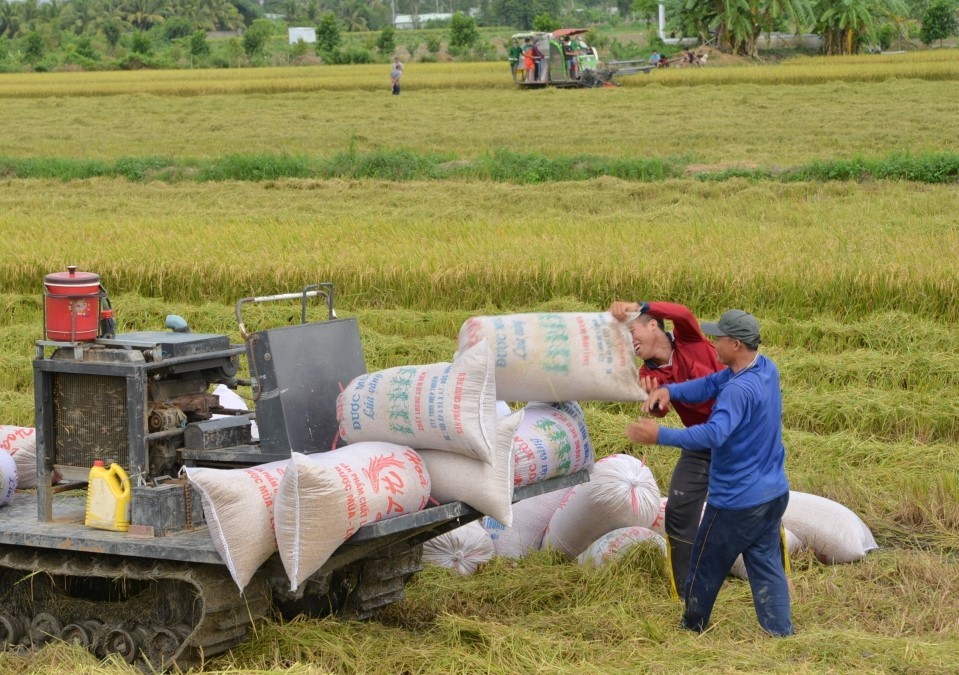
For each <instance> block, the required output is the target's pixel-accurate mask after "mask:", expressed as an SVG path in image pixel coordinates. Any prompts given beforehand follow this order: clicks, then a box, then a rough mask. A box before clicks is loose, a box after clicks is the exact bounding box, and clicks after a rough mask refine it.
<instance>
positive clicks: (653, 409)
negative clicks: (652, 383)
mask: <svg viewBox="0 0 959 675" xmlns="http://www.w3.org/2000/svg"><path fill="white" fill-rule="evenodd" d="M647 391H649V390H647ZM668 410H669V389H667V388H666V387H656V388H655V389H653V390H652V391H649V397H648V398H647V399H646V400H645V401H643V412H644V413H646V414H648V415H657V416H660V417H661V416H662V415H665V414H666V411H668Z"/></svg>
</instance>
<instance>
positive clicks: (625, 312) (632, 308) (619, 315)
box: [609, 300, 639, 321]
mask: <svg viewBox="0 0 959 675" xmlns="http://www.w3.org/2000/svg"><path fill="white" fill-rule="evenodd" d="M638 311H639V303H638V302H623V301H622V300H617V301H616V302H614V303H613V304H612V306H611V307H610V308H609V313H610V314H612V315H613V318H614V319H616V320H617V321H625V320H626V317H627V316H629V315H630V314H635V313H636V312H638Z"/></svg>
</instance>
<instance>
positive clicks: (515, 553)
mask: <svg viewBox="0 0 959 675" xmlns="http://www.w3.org/2000/svg"><path fill="white" fill-rule="evenodd" d="M569 490H570V488H565V489H562V490H554V491H553V492H546V493H543V494H541V495H537V496H535V497H529V498H528V499H524V500H523V501H520V502H516V503H515V504H513V525H512V526H511V527H507V526H506V525H504V524H502V523H501V522H499V521H498V520H496V519H495V518H489V517H487V518H483V529H485V530H486V531H487V532H489V535H490V538H491V539H492V540H493V546H494V547H496V555H500V556H505V557H507V558H524V557H526V556H527V555H528V554H529V553H530V552H532V551H538V550H539V547H540V546H541V545H542V543H543V533H544V532H546V526H547V525H548V524H549V519H550V518H552V517H553V514H554V513H556V507H558V506H559V505H560V502H562V501H563V498H564V497H566V494H567V493H568V492H569Z"/></svg>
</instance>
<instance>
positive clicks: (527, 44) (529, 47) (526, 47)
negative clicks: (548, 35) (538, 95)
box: [523, 38, 539, 82]
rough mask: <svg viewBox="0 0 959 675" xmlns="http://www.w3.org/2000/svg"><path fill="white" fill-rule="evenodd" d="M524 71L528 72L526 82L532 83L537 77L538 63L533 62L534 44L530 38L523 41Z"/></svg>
mask: <svg viewBox="0 0 959 675" xmlns="http://www.w3.org/2000/svg"><path fill="white" fill-rule="evenodd" d="M537 51H539V50H537ZM523 70H525V71H526V81H527V82H532V81H533V78H534V77H535V75H536V63H535V62H534V61H533V43H532V41H530V39H529V38H526V39H524V40H523Z"/></svg>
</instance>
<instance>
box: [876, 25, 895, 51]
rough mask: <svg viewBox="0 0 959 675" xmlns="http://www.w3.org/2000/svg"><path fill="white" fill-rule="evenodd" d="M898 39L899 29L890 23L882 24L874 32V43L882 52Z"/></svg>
mask: <svg viewBox="0 0 959 675" xmlns="http://www.w3.org/2000/svg"><path fill="white" fill-rule="evenodd" d="M898 37H899V28H898V27H896V26H894V25H893V24H891V23H884V24H882V25H881V26H879V28H878V29H877V30H876V42H877V43H879V47H880V49H882V50H883V51H886V50H888V49H889V48H890V47H892V43H893V42H895V41H896V38H898Z"/></svg>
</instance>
